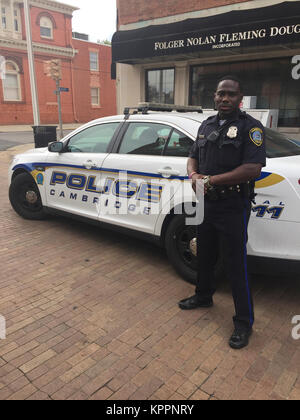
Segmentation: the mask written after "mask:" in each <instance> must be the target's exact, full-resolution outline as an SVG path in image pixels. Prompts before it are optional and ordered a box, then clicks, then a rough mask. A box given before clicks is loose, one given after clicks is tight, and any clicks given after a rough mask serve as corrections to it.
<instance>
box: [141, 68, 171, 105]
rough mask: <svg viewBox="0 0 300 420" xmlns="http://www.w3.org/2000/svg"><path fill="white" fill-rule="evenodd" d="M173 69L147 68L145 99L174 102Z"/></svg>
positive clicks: (162, 102) (157, 101)
mask: <svg viewBox="0 0 300 420" xmlns="http://www.w3.org/2000/svg"><path fill="white" fill-rule="evenodd" d="M174 90H175V69H158V70H148V71H147V73H146V101H147V102H156V103H161V104H174Z"/></svg>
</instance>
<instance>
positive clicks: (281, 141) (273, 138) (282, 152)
mask: <svg viewBox="0 0 300 420" xmlns="http://www.w3.org/2000/svg"><path fill="white" fill-rule="evenodd" d="M266 149H267V157H268V158H278V157H287V156H295V155H300V147H299V146H298V145H297V144H296V143H295V141H293V140H291V139H288V138H287V137H286V136H285V135H283V134H282V133H278V132H277V131H274V130H271V129H270V128H266Z"/></svg>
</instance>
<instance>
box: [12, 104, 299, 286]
mask: <svg viewBox="0 0 300 420" xmlns="http://www.w3.org/2000/svg"><path fill="white" fill-rule="evenodd" d="M171 111H172V112H171ZM212 113H213V111H209V112H206V111H203V110H201V109H199V108H196V107H170V106H165V107H161V106H159V107H157V106H156V107H155V106H154V107H153V106H152V107H151V106H150V105H149V104H148V105H147V104H144V105H142V106H140V107H137V109H134V110H132V109H126V110H125V113H124V115H119V116H112V117H107V118H102V119H98V120H95V121H92V122H90V123H88V124H86V125H84V126H82V127H80V128H79V129H77V130H75V131H74V132H72V133H71V134H69V135H68V136H66V137H65V138H64V139H63V140H61V141H60V142H54V143H51V144H50V145H49V146H48V148H41V149H34V150H30V151H28V152H27V153H24V154H20V155H17V156H15V157H14V159H13V161H12V163H11V166H10V169H9V183H10V187H9V198H10V202H11V204H12V207H13V208H14V210H15V211H16V212H17V213H18V214H19V215H21V216H22V217H24V218H26V219H33V220H41V219H44V218H46V217H47V215H48V214H49V213H50V214H53V213H54V214H61V215H69V216H72V217H76V218H84V219H85V220H87V221H90V222H93V223H97V224H98V223H99V224H106V225H108V226H109V227H112V228H114V229H116V228H117V230H120V231H125V232H131V233H134V234H136V235H138V236H142V237H144V238H147V239H150V240H154V241H155V242H157V243H158V244H160V245H161V246H163V247H165V248H166V250H167V254H168V257H169V259H170V261H171V263H172V264H173V266H174V267H175V269H176V270H177V271H178V272H179V273H180V275H181V276H183V277H184V278H185V279H186V280H188V281H190V282H195V279H196V256H195V252H194V250H195V241H194V238H195V236H196V234H195V231H196V228H195V223H194V224H193V222H191V223H187V217H188V216H191V217H190V220H192V219H193V218H192V213H193V211H194V210H195V209H194V207H195V202H196V201H197V199H196V197H195V195H194V193H193V191H192V188H191V181H190V180H189V179H188V176H187V169H186V166H187V156H188V153H189V150H190V149H191V146H192V145H193V143H194V141H195V139H196V137H197V133H198V129H199V127H200V124H201V122H202V121H203V120H205V119H206V118H207V117H208V116H209V115H211V114H212ZM266 148H267V157H268V159H267V166H266V167H265V168H263V172H262V174H261V177H260V178H259V179H258V180H257V181H256V193H257V196H256V199H255V204H253V208H252V217H251V221H250V226H249V244H248V253H249V255H250V256H252V257H261V258H269V259H271V261H272V262H273V261H275V260H278V259H279V260H280V261H282V260H289V262H290V263H291V264H292V263H293V262H296V261H298V260H300V211H299V208H300V171H299V168H300V148H299V147H298V146H297V145H296V144H295V143H293V142H292V141H289V140H288V139H287V138H285V137H284V136H283V135H282V134H279V133H278V132H276V131H273V130H270V129H266Z"/></svg>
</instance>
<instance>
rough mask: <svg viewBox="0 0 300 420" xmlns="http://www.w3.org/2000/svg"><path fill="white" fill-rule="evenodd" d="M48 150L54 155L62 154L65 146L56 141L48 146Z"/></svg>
mask: <svg viewBox="0 0 300 420" xmlns="http://www.w3.org/2000/svg"><path fill="white" fill-rule="evenodd" d="M48 150H49V152H52V153H62V151H63V150H64V144H63V143H62V142H61V141H55V142H54V143H50V144H49V145H48Z"/></svg>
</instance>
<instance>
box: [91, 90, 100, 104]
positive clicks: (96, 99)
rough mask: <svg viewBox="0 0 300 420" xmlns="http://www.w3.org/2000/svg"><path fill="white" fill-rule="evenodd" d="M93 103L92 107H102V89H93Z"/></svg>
mask: <svg viewBox="0 0 300 420" xmlns="http://www.w3.org/2000/svg"><path fill="white" fill-rule="evenodd" d="M91 103H92V105H98V106H99V105H100V89H99V88H91Z"/></svg>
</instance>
